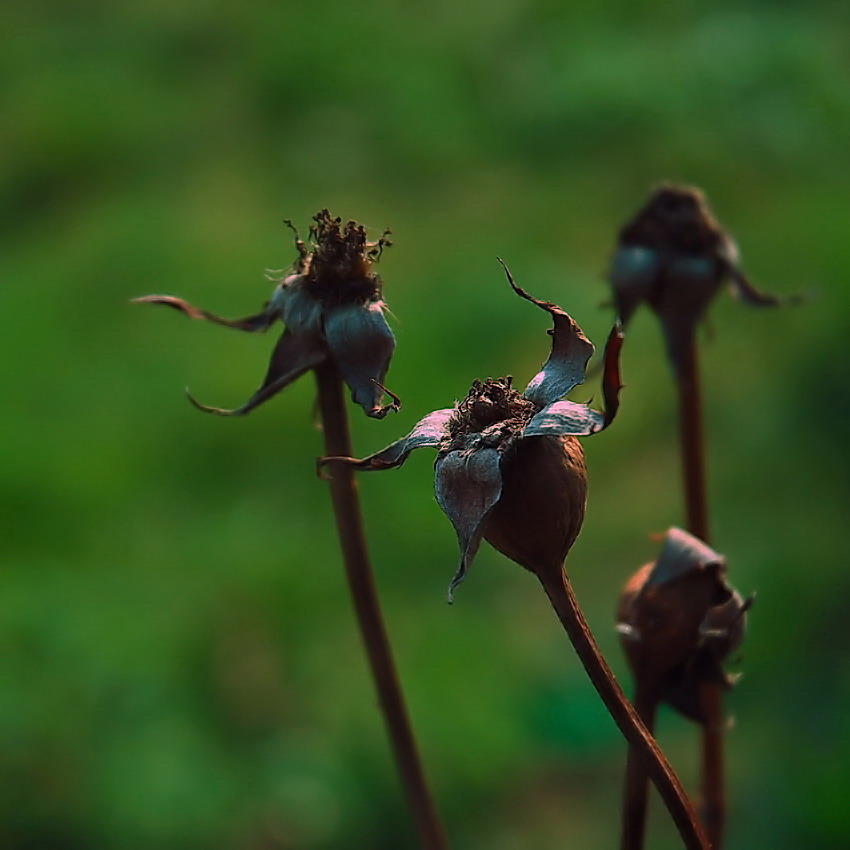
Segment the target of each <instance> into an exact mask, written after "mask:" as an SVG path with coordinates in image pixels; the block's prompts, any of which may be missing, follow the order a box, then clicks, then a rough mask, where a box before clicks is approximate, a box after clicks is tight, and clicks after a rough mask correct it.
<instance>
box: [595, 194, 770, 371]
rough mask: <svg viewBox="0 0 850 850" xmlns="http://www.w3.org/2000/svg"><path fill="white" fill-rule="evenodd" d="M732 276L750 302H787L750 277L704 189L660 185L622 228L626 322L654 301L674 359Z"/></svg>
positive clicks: (615, 269)
mask: <svg viewBox="0 0 850 850" xmlns="http://www.w3.org/2000/svg"><path fill="white" fill-rule="evenodd" d="M724 280H728V281H729V283H730V286H731V290H732V293H733V294H734V295H735V297H737V298H738V299H739V300H740V301H743V302H744V303H745V304H751V305H754V306H757V307H771V306H775V305H777V304H780V303H781V300H780V299H779V298H777V297H775V296H773V295H766V294H765V293H762V292H760V291H759V290H758V289H756V288H755V287H754V286H753V285H752V284H751V283H750V281H749V280H748V279H747V278H746V277H745V276H744V273H743V272H742V271H741V268H740V265H739V256H738V248H737V246H736V245H735V242H734V241H733V239H732V237H731V236H730V235H729V234H728V233H726V232H725V231H724V230H723V229H722V228H721V227H720V225H719V224H718V223H717V221H716V220H715V218H714V216H713V215H712V213H711V210H710V209H709V207H708V204H707V202H706V200H705V197H704V196H703V194H702V193H701V192H700V191H699V190H698V189H695V188H693V187H690V186H673V185H666V184H665V185H662V186H660V187H658V189H656V190H655V191H654V192H653V194H652V195H651V197H650V198H649V200H648V201H647V203H646V204H645V206H644V207H643V208H642V209H641V210H640V211H639V212H638V213H637V215H636V216H635V217H634V218H633V219H632V220H631V221H630V222H628V224H626V225H625V227H623V228H622V230H621V231H620V237H619V245H618V248H617V251H616V253H615V254H614V259H613V263H612V267H611V283H612V285H613V290H614V305H615V307H616V310H617V314H618V315H619V317H620V321H621V322H622V323H623V325H626V323H627V322H628V321H629V319H630V318H631V316H632V314H633V313H634V311H635V310H636V309H637V308H638V306H639V305H640V304H641V303H642V302H644V301H646V302H647V303H648V304H649V306H650V307H651V308H652V309H653V310H654V311H655V313H656V314H657V315H658V317H659V319H660V320H661V323H662V326H663V329H664V335H665V337H666V339H667V349H668V352H669V355H670V358H671V360H672V361H673V364H674V365H677V364H678V363H679V362H680V358H681V357H682V352H683V350H684V347H685V346H687V345H689V343H690V340H691V338H692V336H693V333H694V330H695V327H696V325H697V323H698V322H699V321H700V319H701V318H702V316H703V315H704V313H705V311H706V309H707V308H708V305H709V303H710V302H711V300H712V298H714V295H715V294H716V293H717V291H718V290H719V288H720V286H721V284H722V283H723V281H724Z"/></svg>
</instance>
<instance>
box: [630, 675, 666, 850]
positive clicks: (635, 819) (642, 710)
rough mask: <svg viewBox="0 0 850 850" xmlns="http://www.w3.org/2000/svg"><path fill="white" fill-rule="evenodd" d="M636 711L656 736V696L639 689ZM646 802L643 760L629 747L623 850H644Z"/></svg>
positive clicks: (645, 778) (647, 779) (636, 695)
mask: <svg viewBox="0 0 850 850" xmlns="http://www.w3.org/2000/svg"><path fill="white" fill-rule="evenodd" d="M634 707H635V711H637V713H638V716H639V717H640V719H641V720H642V721H643V725H644V726H646V730H647V732H649V734H650V735H654V734H655V713H656V710H657V708H658V697H657V695H656V694H655V692H654V691H653V692H649V691H647V690H646V689H644V688H640V687H638V688H637V690H636V691H635V699H634ZM648 803H649V776H648V774H647V772H646V769H645V768H644V766H643V760H642V759H641V757H640V754H639V753H638V751H637V750H636V749H635V748H634V747H629V755H628V759H627V761H626V786H625V791H624V793H623V836H622V844H621V847H622V850H643V846H644V841H645V840H646V820H647V805H648Z"/></svg>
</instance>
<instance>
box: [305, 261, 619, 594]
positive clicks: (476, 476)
mask: <svg viewBox="0 0 850 850" xmlns="http://www.w3.org/2000/svg"><path fill="white" fill-rule="evenodd" d="M505 271H506V273H507V275H508V281H509V282H510V284H511V286H512V287H513V289H514V292H516V294H517V295H519V296H520V297H522V298H524V299H525V300H527V301H530V302H531V303H533V304H535V305H537V306H538V307H540V308H541V309H542V310H545V311H546V312H547V313H549V315H550V316H551V317H552V319H553V322H554V328H553V329H552V331H550V333H551V335H552V350H551V352H550V355H549V358H548V360H547V361H546V363H544V365H543V368H542V369H541V370H540V372H538V373H537V374H536V375H535V376H534V377H533V378H532V379H531V381H530V382H529V384H528V386H527V387H526V388H525V390H524V391H523V392H521V393H520V392H518V391H517V390H515V389H514V388H513V380H512V379H511V378H509V377H508V378H498V379H492V378H491V379H488V380H486V381H475V382H474V383H473V385H472V387H471V388H470V390H469V393H468V394H467V396H466V398H464V399H463V401H461V402H460V403H458V404H457V405H455V407H453V408H444V409H442V410H436V411H434V412H432V413H429V414H428V415H427V416H426V417H425V418H424V419H421V420H420V421H419V422H418V423H417V424H416V426H415V427H414V429H413V430H412V431H411V432H410V433H409V434H408V435H407V436H406V437H403V438H402V439H400V440H397V441H396V442H395V443H393V444H392V445H390V446H387V448H385V449H383V450H382V451H379V452H376V453H375V454H373V455H370V456H369V457H367V458H364V459H363V460H355V459H354V458H324V459H323V461H321V463H327V462H330V461H331V460H342V461H344V462H346V463H349V464H351V465H353V466H355V467H357V468H358V469H361V470H381V469H390V468H392V467H396V466H401V464H403V463H404V461H405V460H406V459H407V457H408V456H409V454H410V453H411V452H412V451H413V450H414V449H417V448H421V447H424V446H432V447H435V448H437V449H438V450H439V453H438V456H437V461H436V464H435V482H434V485H435V493H436V497H437V502H438V503H439V505H440V507H441V508H442V509H443V511H444V512H445V513H446V515H447V516H448V517H449V519H450V520H451V522H452V525H454V528H455V531H456V532H457V536H458V543H459V545H460V553H461V556H460V564H459V566H458V569H457V572H456V573H455V576H454V578H453V579H452V582H451V585H450V588H449V600H450V601H451V599H452V592H453V591H454V589H455V587H457V585H458V584H460V582H461V581H463V579H464V577H465V576H466V573H467V570H468V569H469V566H470V565H471V563H472V561H473V559H474V558H475V554H476V552H477V551H478V548H479V546H480V545H481V541H482V540H487V541H488V542H489V543H490V544H491V545H492V546H494V547H495V548H496V549H498V550H499V551H500V552H503V553H504V554H505V555H507V556H508V557H509V558H512V559H513V560H514V561H516V562H517V563H519V564H521V565H522V566H524V567H526V568H527V569H529V570H531V571H532V572H539V571H541V570H546V569H560V566H561V563H562V562H563V560H564V558H565V557H566V555H567V552H568V551H569V549H570V547H571V546H572V544H573V542H574V541H575V539H576V537H577V536H578V533H579V531H580V529H581V524H582V521H583V519H584V510H585V499H586V494H587V471H586V469H585V465H584V454H583V451H582V448H581V445H580V443H579V442H578V440H577V439H576V437H578V436H588V435H590V434H595V433H597V432H599V431H601V430H603V429H604V428H606V427H607V426H608V425H609V424H610V423H611V421H612V420H613V419H614V416H615V415H616V413H617V409H618V407H619V392H620V387H621V382H620V371H619V356H620V348H621V345H622V332H621V330H620V327H619V325H617V326H615V327H614V329H613V330H612V331H611V334H610V335H609V337H608V341H607V343H606V345H605V355H604V366H603V372H604V374H603V382H602V390H603V396H604V399H605V410H604V412H599V411H596V410H593V409H592V408H590V407H589V406H588V405H586V404H578V403H576V402H574V401H562V400H560V399H561V397H562V396H563V395H565V394H566V393H568V392H569V391H570V390H571V389H573V388H574V387H576V386H577V385H578V384H580V383H582V382H583V381H584V378H585V368H586V366H587V361H588V360H589V359H590V357H591V355H592V354H593V350H594V349H593V345H592V344H591V343H590V341H589V340H588V339H587V337H585V335H584V334H583V333H582V331H581V328H579V326H578V325H577V324H576V323H575V322H574V321H573V320H572V318H570V316H569V315H568V314H567V313H565V312H564V311H563V310H562V309H561V308H560V307H558V306H557V305H556V304H552V303H551V302H548V301H539V300H538V299H536V298H533V297H532V296H531V295H529V294H528V293H527V292H525V291H524V290H523V289H520V288H519V287H518V286H517V285H516V284H515V283H514V281H513V278H512V277H511V275H510V272H508V271H507V268H506V269H505Z"/></svg>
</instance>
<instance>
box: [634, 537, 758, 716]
mask: <svg viewBox="0 0 850 850" xmlns="http://www.w3.org/2000/svg"><path fill="white" fill-rule="evenodd" d="M751 604H752V597H750V598H749V599H746V600H745V599H743V598H742V597H741V595H740V594H739V593H738V592H737V591H736V590H735V589H734V588H733V587H732V586H731V585H730V584H729V583H728V581H727V580H726V561H725V559H724V558H723V556H722V555H719V554H718V553H717V552H715V551H714V550H713V549H711V548H710V547H709V546H707V545H706V544H705V543H703V542H702V541H700V540H699V539H697V538H696V537H694V536H693V535H691V534H688V532H686V531H682V530H681V529H679V528H671V529H670V530H669V531H668V532H667V535H666V538H665V542H664V547H663V549H662V551H661V555H660V556H659V558H658V560H657V561H654V562H652V563H649V564H645V565H644V566H643V567H641V568H640V569H639V570H638V571H637V572H636V573H635V574H634V575H633V576H632V577H631V578H630V579H629V580H628V581H627V582H626V585H625V587H624V588H623V591H622V593H621V595H620V599H619V601H618V604H617V630H618V632H619V633H620V638H621V643H622V646H623V651H624V653H625V655H626V658H627V660H628V662H629V666H630V668H631V670H632V674H633V676H634V678H635V681H636V683H637V686H638V688H639V689H640V690H641V691H642V692H643V693H654V694H656V695H657V696H658V698H660V699H663V700H665V701H666V702H668V703H670V705H672V706H673V707H674V708H675V709H676V710H677V711H679V712H680V713H681V714H683V715H684V716H686V717H689V718H691V719H692V720H696V721H698V722H704V720H705V712H704V710H703V706H702V704H701V692H700V685H701V684H702V683H703V682H712V683H716V684H721V685H723V686H724V687H731V686H732V684H734V681H735V679H734V677H732V676H729V675H728V674H726V673H725V672H724V669H723V664H724V662H725V661H726V660H727V659H728V658H729V656H730V655H731V654H732V652H734V651H735V650H736V649H737V648H738V647H739V646H740V645H741V643H742V641H743V639H744V633H745V631H746V611H747V609H748V608H749V607H750V605H751Z"/></svg>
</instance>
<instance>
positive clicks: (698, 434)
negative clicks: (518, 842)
mask: <svg viewBox="0 0 850 850" xmlns="http://www.w3.org/2000/svg"><path fill="white" fill-rule="evenodd" d="M676 385H677V387H678V390H679V434H680V438H681V446H682V472H683V477H684V485H685V507H686V511H687V517H688V531H690V532H691V534H694V535H695V536H696V537H699V538H700V539H701V540H703V541H704V542H705V543H709V542H710V541H709V537H710V530H709V522H708V499H707V487H706V477H705V442H704V439H703V426H702V401H701V392H700V380H699V366H698V362H697V345H696V338H695V336H694V335H693V334H692V335H691V339H690V343H689V345H688V346H686V347H685V348H684V349H683V351H682V356H681V358H680V359H679V361H678V363H677V364H676ZM701 699H702V706H703V709H704V711H705V715H706V716H705V721H704V722H703V723H702V724H701V734H702V758H701V765H700V773H701V780H700V788H701V792H702V803H701V807H700V808H701V814H702V822H703V824H704V825H705V829H706V832H707V833H708V836H709V838H710V839H711V846H712V847H713V848H714V850H720V848H721V847H722V845H723V833H724V831H725V825H726V793H725V779H724V770H723V766H724V759H723V736H724V732H725V723H724V715H723V691H722V688H721V686H720V685H718V684H715V683H709V682H707V683H704V684H703V685H702V688H701Z"/></svg>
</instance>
